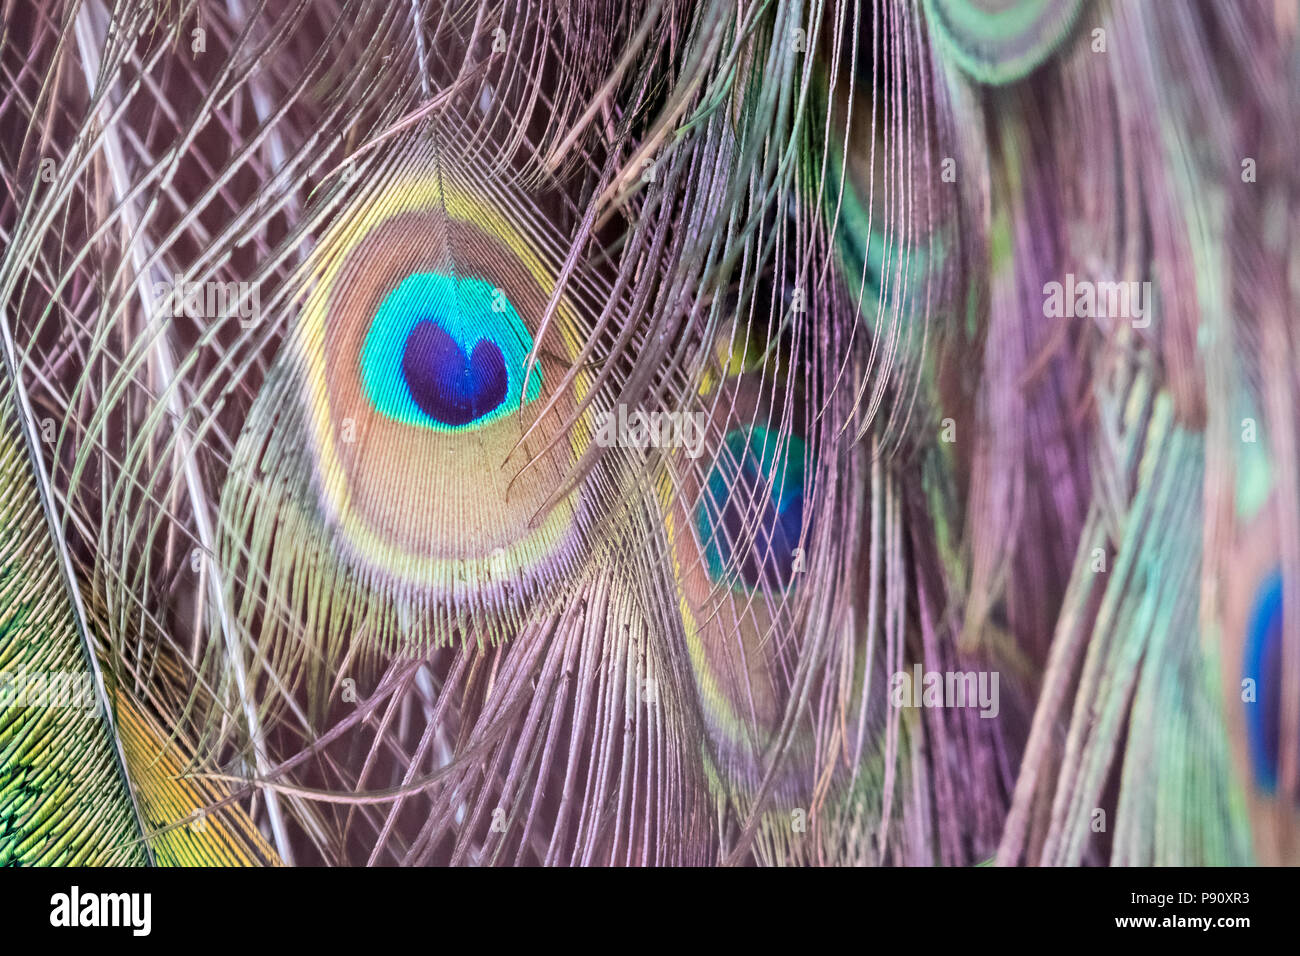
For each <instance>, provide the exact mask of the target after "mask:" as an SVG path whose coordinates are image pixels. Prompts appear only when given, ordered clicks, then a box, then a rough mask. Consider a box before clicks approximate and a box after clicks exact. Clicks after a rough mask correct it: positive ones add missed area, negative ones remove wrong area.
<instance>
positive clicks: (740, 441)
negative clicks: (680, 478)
mask: <svg viewBox="0 0 1300 956" xmlns="http://www.w3.org/2000/svg"><path fill="white" fill-rule="evenodd" d="M778 446H779V452H780V454H779V456H778ZM805 454H806V450H805V447H804V442H803V440H802V439H800V438H797V437H794V436H787V437H785V438H784V439H781V438H780V437H779V436H778V435H777V434H776V433H774V432H771V431H769V430H768V429H767V428H765V427H762V426H755V427H753V428H751V429H749V430H747V431H746V430H741V429H736V430H734V431H731V432H729V433H728V434H727V437H726V439H725V442H724V451H723V453H722V454H721V455H719V457H718V461H717V462H716V463H715V464H714V466H713V469H712V470H711V471H710V472H709V477H708V481H707V482H706V483H705V489H704V494H703V495H702V496H701V499H700V502H699V504H698V505H696V508H695V528H696V531H697V532H698V533H699V536H700V541H701V542H702V544H703V546H704V557H705V562H706V564H707V566H708V570H709V577H711V578H712V579H713V580H714V581H718V582H721V581H723V580H724V579H725V578H726V577H727V576H728V575H729V574H733V575H737V576H738V577H739V579H740V582H742V583H743V585H744V586H745V588H747V589H748V590H751V591H752V590H756V589H758V588H763V589H765V590H769V591H773V590H784V589H785V588H786V587H787V586H788V585H789V583H790V579H791V576H792V574H793V572H794V560H795V554H794V552H795V549H796V548H797V547H798V546H799V538H800V535H801V534H802V533H803V506H804V469H805V462H804V456H805Z"/></svg>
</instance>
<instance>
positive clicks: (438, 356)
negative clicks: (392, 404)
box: [402, 319, 509, 425]
mask: <svg viewBox="0 0 1300 956" xmlns="http://www.w3.org/2000/svg"><path fill="white" fill-rule="evenodd" d="M402 377H403V378H405V379H406V385H407V388H409V389H410V391H411V398H413V399H414V400H415V404H416V405H418V406H420V409H421V411H423V412H424V413H425V414H426V415H428V416H429V417H430V418H432V419H434V420H435V421H439V422H442V423H443V424H444V425H466V424H468V423H470V422H472V421H475V420H476V419H479V418H482V417H483V416H484V415H486V414H488V412H490V411H492V410H493V409H494V408H496V407H497V406H498V405H500V404H501V403H502V402H503V401H505V397H506V390H507V387H508V386H509V377H508V376H507V374H506V360H505V356H503V355H502V354H501V348H500V347H499V346H498V345H497V344H496V343H495V342H492V341H490V340H488V339H480V340H479V341H478V342H476V343H475V344H474V349H473V351H472V352H471V353H470V354H469V355H466V354H465V351H464V350H463V349H462V348H461V347H460V345H459V344H458V343H457V342H456V340H455V339H453V338H452V337H451V336H450V335H448V334H447V332H446V331H444V330H443V328H442V327H441V326H439V325H438V324H437V323H436V322H431V321H429V320H428V319H423V320H421V321H420V322H417V323H416V324H415V327H414V328H412V329H411V332H410V334H409V335H408V336H407V337H406V346H405V348H404V349H403V351H402Z"/></svg>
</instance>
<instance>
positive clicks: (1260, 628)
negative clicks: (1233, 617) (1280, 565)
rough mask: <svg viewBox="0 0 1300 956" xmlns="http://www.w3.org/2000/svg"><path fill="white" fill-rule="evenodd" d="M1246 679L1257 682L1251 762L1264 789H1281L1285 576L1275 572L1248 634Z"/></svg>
mask: <svg viewBox="0 0 1300 956" xmlns="http://www.w3.org/2000/svg"><path fill="white" fill-rule="evenodd" d="M1245 658H1246V659H1245V662H1244V663H1245V667H1244V669H1243V674H1242V676H1243V677H1246V678H1249V679H1251V680H1253V681H1254V682H1255V700H1253V701H1245V702H1244V703H1243V704H1242V706H1243V707H1245V709H1246V737H1247V739H1248V742H1249V744H1250V762H1251V766H1252V768H1253V769H1254V772H1255V780H1256V782H1257V783H1258V784H1259V787H1260V789H1261V790H1263V791H1264V792H1265V793H1272V792H1273V791H1274V790H1275V789H1276V788H1277V771H1278V753H1279V749H1280V747H1279V740H1280V738H1281V729H1282V685H1283V683H1284V682H1283V680H1282V575H1281V573H1279V572H1277V571H1274V572H1273V573H1272V574H1270V575H1269V576H1268V577H1267V578H1266V579H1265V580H1264V582H1263V584H1261V585H1260V586H1259V591H1258V593H1257V594H1256V597H1255V607H1254V609H1253V610H1252V612H1251V617H1250V625H1249V628H1248V630H1247V633H1246V654H1245Z"/></svg>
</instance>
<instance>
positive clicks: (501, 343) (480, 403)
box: [360, 272, 542, 431]
mask: <svg viewBox="0 0 1300 956" xmlns="http://www.w3.org/2000/svg"><path fill="white" fill-rule="evenodd" d="M532 347H533V338H532V336H531V335H530V334H529V332H528V329H527V327H526V326H525V325H524V323H523V322H522V321H521V320H520V318H519V315H518V313H516V312H515V309H514V306H513V305H511V303H510V301H509V299H507V298H506V296H505V293H503V292H501V290H499V289H495V288H493V287H492V286H491V285H489V284H488V283H486V282H484V281H483V280H481V279H476V278H473V277H470V278H454V277H452V276H448V275H443V274H442V273H438V272H416V273H412V274H411V275H409V276H407V277H406V278H405V279H403V280H402V281H401V282H400V283H399V284H398V286H397V288H395V289H394V290H393V291H392V292H390V293H389V294H388V295H387V296H386V297H385V298H384V301H383V302H382V303H380V306H379V309H378V310H377V311H376V312H375V317H374V319H373V320H372V321H371V323H370V329H369V331H368V332H367V333H366V337H365V340H364V342H363V343H362V346H361V359H360V366H361V369H360V370H361V385H362V389H363V391H364V393H365V395H366V398H367V399H368V400H369V402H370V404H371V405H373V406H374V408H375V410H376V411H378V412H379V413H380V414H381V415H384V416H385V417H387V418H390V419H392V420H393V421H397V422H401V423H402V424H404V425H414V426H418V427H424V428H431V429H434V430H435V431H462V430H468V429H472V428H481V427H482V426H484V425H487V424H490V423H491V422H494V421H496V420H497V419H499V418H502V417H503V416H505V415H509V414H511V413H512V412H513V411H514V410H515V409H517V408H518V407H519V404H520V395H521V393H522V392H523V387H524V363H525V361H526V359H527V357H528V352H529V350H530V349H531V348H532ZM541 387H542V373H541V369H539V368H536V367H534V369H533V371H532V374H531V375H530V376H529V379H528V393H527V396H526V398H525V400H524V403H525V404H527V402H531V401H532V400H533V399H535V398H536V397H537V395H538V393H539V392H540V391H541Z"/></svg>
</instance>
